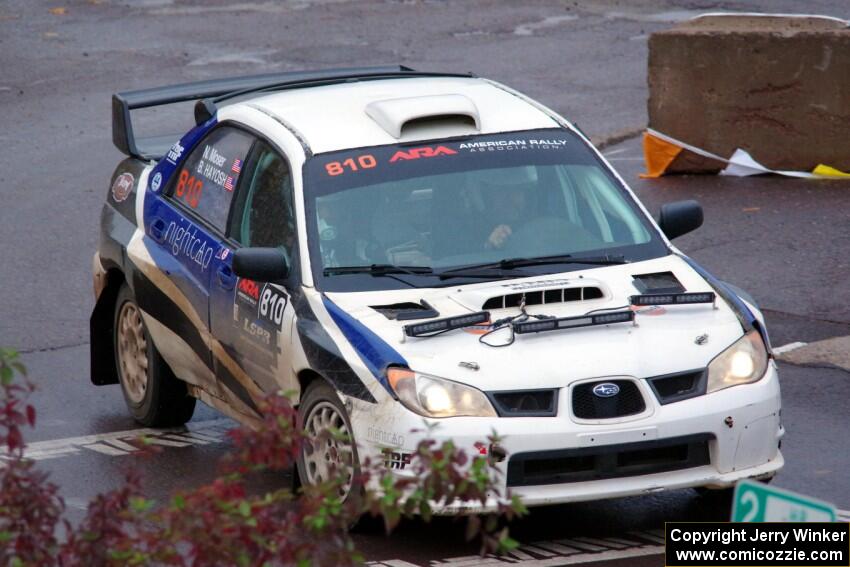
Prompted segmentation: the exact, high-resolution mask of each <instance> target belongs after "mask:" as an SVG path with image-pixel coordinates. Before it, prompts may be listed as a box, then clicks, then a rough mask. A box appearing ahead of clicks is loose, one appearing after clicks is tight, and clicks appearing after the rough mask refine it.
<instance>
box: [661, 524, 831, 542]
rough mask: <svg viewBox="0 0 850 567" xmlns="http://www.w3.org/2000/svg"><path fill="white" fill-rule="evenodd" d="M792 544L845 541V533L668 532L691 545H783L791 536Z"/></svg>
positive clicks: (758, 529) (763, 529)
mask: <svg viewBox="0 0 850 567" xmlns="http://www.w3.org/2000/svg"><path fill="white" fill-rule="evenodd" d="M792 535H793V536H794V542H807V541H814V542H820V541H847V539H846V537H847V532H846V531H842V532H831V531H829V530H816V529H811V528H795V529H794V530H792V531H791V532H788V531H783V530H780V529H777V530H771V529H770V528H768V527H748V528H735V529H733V530H719V529H717V530H700V529H695V530H693V531H691V530H683V529H680V528H674V529H673V530H671V531H670V539H671V540H673V541H687V542H691V543H697V544H699V543H713V542H717V543H722V544H723V545H728V544H729V543H731V542H735V541H770V542H776V543H781V544H785V543H787V542H788V539H789V538H790V537H791V536H792Z"/></svg>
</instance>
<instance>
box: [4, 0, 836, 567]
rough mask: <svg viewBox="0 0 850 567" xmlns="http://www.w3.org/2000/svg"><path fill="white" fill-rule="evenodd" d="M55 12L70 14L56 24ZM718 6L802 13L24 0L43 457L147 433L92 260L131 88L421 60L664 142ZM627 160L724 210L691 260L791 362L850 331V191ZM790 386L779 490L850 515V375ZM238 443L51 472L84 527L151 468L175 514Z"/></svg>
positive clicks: (7, 182)
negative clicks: (94, 330) (131, 471)
mask: <svg viewBox="0 0 850 567" xmlns="http://www.w3.org/2000/svg"><path fill="white" fill-rule="evenodd" d="M54 4H55V6H54ZM50 7H64V8H66V10H65V13H64V14H54V13H50V12H49V11H48V8H50ZM718 7H720V8H725V9H734V8H737V9H739V10H740V9H745V10H757V9H763V8H765V7H770V9H772V10H774V11H793V10H794V9H795V8H796V3H795V2H791V1H778V2H770V3H768V2H750V3H733V2H728V3H723V4H722V5H712V3H710V2H660V1H649V0H646V1H636V2H614V1H611V2H593V3H589V2H536V3H534V4H531V5H528V6H525V5H519V4H516V5H515V4H508V3H504V4H486V5H483V4H482V3H479V2H467V3H463V4H460V3H446V2H393V1H373V2H362V3H357V4H355V3H346V2H290V3H280V4H278V3H267V2H254V3H251V2H246V3H242V4H240V5H239V6H237V7H234V6H233V5H229V4H227V3H225V2H208V3H200V2H197V3H190V2H171V1H169V0H145V1H139V2H132V3H127V2H114V1H113V2H110V1H103V2H94V1H83V0H79V1H74V2H55V3H51V4H50V5H49V6H48V5H47V4H44V3H31V2H27V1H25V0H9V1H7V2H5V3H3V4H2V5H0V69H2V71H3V72H2V73H0V144H2V148H3V149H2V151H0V187H2V189H0V246H2V257H0V258H2V260H0V261H2V264H0V290H2V292H3V293H2V294H0V344H2V345H5V346H13V347H16V348H20V349H22V350H24V351H26V355H25V361H26V363H27V364H28V365H29V367H30V370H31V372H32V374H33V376H34V377H35V379H36V381H37V382H38V384H39V386H40V390H39V392H38V393H37V394H36V397H35V401H36V404H37V406H38V408H39V424H38V428H37V429H36V430H35V431H34V432H32V433H31V434H30V435H29V437H28V439H29V440H30V441H31V442H45V441H49V440H58V439H68V438H75V437H78V436H83V435H91V434H103V433H109V432H120V431H127V430H134V429H137V427H136V425H135V424H134V423H133V422H132V420H130V419H129V417H128V416H127V414H126V412H125V411H124V408H123V400H122V399H121V394H120V391H119V389H118V387H117V386H112V387H102V388H98V387H94V386H92V385H91V384H90V383H89V380H88V347H87V326H88V314H89V311H90V309H91V306H92V296H91V277H90V265H91V254H92V253H93V251H94V249H95V243H96V238H97V219H98V217H99V211H100V205H101V203H102V199H103V197H104V195H105V193H106V190H107V187H106V184H107V181H108V178H109V175H110V173H111V172H112V169H113V168H114V166H115V164H116V163H117V160H118V159H120V154H119V153H118V152H117V150H115V149H114V148H113V147H112V145H111V142H110V129H109V128H110V123H109V96H110V95H111V93H112V92H113V91H115V90H121V89H131V88H138V87H142V86H152V85H157V84H163V83H169V82H179V81H185V80H194V79H202V78H209V77H215V76H225V75H236V74H249V73H262V72H270V71H274V70H282V69H297V68H305V67H326V66H333V65H339V66H343V65H345V66H349V65H358V64H378V63H388V62H389V63H395V62H399V63H404V64H409V65H411V66H413V67H415V68H423V69H435V68H440V69H446V70H474V71H476V72H478V73H479V74H482V75H486V76H490V77H493V78H495V79H498V80H502V81H504V82H506V83H508V84H510V85H512V86H515V87H518V88H520V89H521V90H524V91H526V92H528V93H529V94H531V95H532V96H535V97H537V98H538V99H539V100H541V101H542V102H543V103H544V104H547V105H549V106H552V107H553V108H555V109H556V110H558V111H560V112H562V113H564V114H565V115H567V116H568V117H570V118H571V119H573V120H575V121H577V122H579V123H580V125H581V126H582V128H583V129H584V130H585V131H586V132H588V134H590V135H591V136H593V137H595V138H597V139H602V138H605V137H608V136H611V135H618V134H621V133H624V132H633V131H637V130H638V129H639V128H640V127H642V126H644V125H645V120H646V118H645V97H646V87H645V57H646V41H645V40H646V34H647V33H649V32H651V31H652V30H655V29H661V28H663V27H666V26H668V25H669V24H670V22H671V21H673V20H676V19H678V18H681V17H686V16H690V15H693V14H696V13H699V12H702V11H705V10H706V9H708V8H712V9H716V8H718ZM796 9H799V8H796ZM806 9H807V11H811V12H820V13H825V14H830V15H836V16H844V17H846V16H847V15H848V14H847V13H844V12H845V10H843V9H842V2H839V1H820V2H811V3H807V6H806ZM605 153H606V155H608V156H609V157H610V159H611V160H612V164H613V165H614V166H615V167H616V168H617V169H618V170H619V171H620V172H621V173H622V174H623V176H624V177H625V179H626V181H627V182H629V183H630V184H631V185H632V186H633V188H634V189H635V190H636V191H637V193H638V195H639V196H640V198H641V199H642V200H643V201H644V202H645V203H646V204H647V206H648V208H649V209H650V210H651V211H653V212H655V211H657V210H658V207H659V206H660V205H661V204H662V203H664V202H668V201H674V200H678V199H686V198H696V199H698V200H700V201H701V202H702V204H703V206H704V207H705V212H706V224H705V226H704V227H703V228H702V229H700V230H699V231H697V232H696V233H694V234H691V235H687V236H684V237H682V238H681V239H679V240H677V244H678V245H679V246H680V247H681V248H682V249H683V250H684V251H685V252H687V253H688V254H690V255H692V256H693V257H694V258H695V259H697V260H698V261H699V262H700V263H702V264H703V265H704V266H706V267H707V268H708V269H709V270H711V271H713V272H714V273H715V274H716V275H718V276H720V277H721V278H723V279H725V280H727V281H730V282H732V283H734V284H736V285H739V286H740V287H743V288H744V289H747V290H748V291H749V292H750V293H752V295H753V296H754V297H755V298H756V300H758V301H759V302H760V303H761V305H762V307H763V308H764V310H765V313H766V316H767V320H768V328H769V330H770V332H771V338H772V341H773V344H774V345H777V346H778V345H784V344H787V343H791V342H795V341H802V342H813V341H818V340H822V339H825V338H830V337H836V336H845V335H850V301H848V298H850V283H848V277H850V260H848V259H847V251H848V250H850V222H848V220H847V219H848V217H847V213H846V211H847V210H850V183H841V182H806V181H800V180H792V179H780V178H774V177H771V178H759V179H729V178H721V177H678V178H667V179H661V180H655V181H643V180H639V179H638V178H637V174H638V173H639V171H641V168H642V163H641V161H640V155H641V154H640V147H639V140H638V139H635V138H633V139H630V140H628V141H626V142H624V143H621V144H618V145H612V146H609V147H607V148H606V149H605ZM780 372H781V380H782V388H783V398H784V407H783V421H784V423H785V425H786V428H787V430H788V432H787V435H786V438H785V440H784V442H783V451H784V453H785V457H786V460H787V465H786V468H785V470H784V471H783V472H782V474H781V475H780V476H779V477H778V478H777V480H776V483H777V484H778V485H779V486H783V487H787V488H791V489H794V490H798V491H802V492H805V493H808V494H811V495H814V496H818V497H820V498H823V499H826V500H829V501H832V502H834V503H835V504H837V505H838V506H839V507H840V508H844V509H848V508H850V495H848V488H850V481H848V478H850V477H848V468H850V436H848V435H847V433H848V431H850V415H848V412H847V410H846V407H847V400H848V399H850V375H848V372H847V371H845V370H840V369H836V368H832V367H828V366H826V367H803V366H792V365H789V364H784V363H781V364H780ZM228 426H229V423H228V422H227V420H224V419H223V418H221V417H220V416H219V415H218V414H217V413H216V412H214V411H213V410H211V409H208V408H206V407H203V406H200V405H199V408H198V410H197V411H196V413H195V417H194V418H193V421H192V424H191V425H190V428H194V430H195V431H196V433H197V434H196V436H195V437H194V438H192V439H189V438H187V437H185V436H183V437H180V436H177V437H173V436H172V437H167V436H164V435H163V436H161V437H160V438H161V440H162V444H163V449H164V450H163V452H162V453H161V454H160V455H158V456H157V457H155V458H153V459H146V460H139V459H134V458H133V457H132V456H129V455H116V454H112V455H108V454H105V453H103V452H102V451H101V452H98V450H95V449H91V448H80V445H82V444H85V443H86V442H87V443H89V444H91V443H92V440H88V441H81V442H80V443H78V444H76V445H74V444H65V445H63V447H65V449H67V451H65V452H64V453H61V454H60V455H55V456H54V457H53V458H50V459H45V460H43V461H41V466H43V467H44V468H45V469H46V470H49V471H50V472H51V474H52V478H53V479H54V480H55V481H56V482H57V483H58V484H60V485H61V487H62V492H63V494H64V495H65V497H66V499H67V502H68V504H69V509H70V511H71V515H72V517H76V518H78V517H80V515H81V514H82V513H83V510H84V506H85V502H86V501H87V500H88V499H89V498H90V497H91V496H92V495H94V494H96V493H97V492H99V491H102V490H106V489H109V488H112V487H115V486H117V485H118V484H119V483H120V482H121V476H122V470H123V468H124V467H126V466H133V467H138V468H141V469H142V470H143V472H144V476H145V478H146V482H147V484H148V486H149V487H150V490H151V492H152V493H153V494H154V495H155V496H158V497H163V496H165V495H167V494H168V493H169V492H170V491H172V490H174V489H176V488H180V487H190V486H196V485H198V484H199V483H202V482H204V481H206V480H209V479H210V478H211V475H212V474H213V471H214V468H215V467H214V464H215V462H216V460H217V459H218V458H219V457H220V456H221V455H222V454H224V453H225V452H226V444H225V443H221V442H218V441H217V439H218V438H220V437H221V433H222V431H223V430H224V429H225V428H226V427H228ZM181 439H182V441H181ZM169 443H170V444H169ZM68 447H71V448H70V449H68ZM63 450H64V449H63ZM282 481H283V482H286V479H282ZM726 513H727V511H726V510H724V509H723V508H722V507H719V506H716V505H711V504H709V503H706V502H705V501H703V500H701V499H698V498H696V497H694V495H693V494H692V493H691V492H690V491H679V492H673V493H669V494H657V495H653V496H647V497H640V498H631V499H625V500H617V501H610V502H602V503H593V504H587V503H585V504H576V505H569V506H558V507H553V508H547V509H542V510H538V511H535V512H533V513H532V515H531V516H530V517H529V518H527V519H526V520H524V521H522V522H520V523H519V524H518V525H516V526H514V528H513V530H514V533H515V535H516V536H517V537H518V538H519V539H520V540H521V541H522V542H524V543H531V542H535V541H541V540H546V541H551V540H557V539H561V538H568V537H569V538H573V537H576V536H591V537H594V536H595V537H603V536H622V534H624V533H627V532H632V531H636V530H638V531H640V530H653V529H658V528H661V527H663V522H664V521H665V520H668V521H669V520H676V519H690V520H707V519H723V518H724V517H725V514H726ZM357 537H358V543H359V545H360V546H361V548H362V549H363V550H364V551H365V552H366V554H367V557H368V558H369V559H370V560H381V559H394V558H398V559H403V560H406V561H408V562H411V563H413V564H416V565H420V564H421V565H428V564H429V561H435V560H438V559H444V558H448V557H456V556H463V555H469V554H470V553H474V551H475V550H474V548H470V547H468V546H465V545H464V544H463V541H462V531H461V530H460V529H459V528H458V527H457V525H456V524H455V523H454V522H452V521H451V520H438V521H436V522H435V523H434V524H433V525H429V526H424V525H422V524H420V523H419V522H416V521H414V522H407V523H404V524H403V525H402V527H401V528H400V529H399V531H398V532H397V534H396V536H395V537H393V538H390V539H386V538H384V537H383V536H381V535H379V534H376V533H362V534H359V535H358V536H357ZM636 537H637V539H640V537H639V536H636ZM646 537H649V536H646ZM642 542H643V543H647V540H642ZM539 549H542V548H538V551H539ZM541 553H542V552H541ZM531 555H532V556H533V557H545V556H544V555H534V554H533V553H532V554H531ZM625 561H628V564H632V565H633V564H636V562H637V561H641V562H644V563H645V564H659V563H660V558H658V556H657V555H656V556H649V557H644V558H643V559H640V560H639V559H635V558H632V559H629V560H621V562H622V563H621V564H627V563H625Z"/></svg>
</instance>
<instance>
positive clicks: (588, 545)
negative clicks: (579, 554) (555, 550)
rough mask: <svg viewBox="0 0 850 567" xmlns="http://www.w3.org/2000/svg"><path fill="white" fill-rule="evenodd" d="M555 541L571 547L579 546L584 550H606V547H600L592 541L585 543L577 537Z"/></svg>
mask: <svg viewBox="0 0 850 567" xmlns="http://www.w3.org/2000/svg"><path fill="white" fill-rule="evenodd" d="M555 543H561V544H563V545H566V546H569V547H577V548H579V549H581V550H582V551H605V548H604V547H599V546H598V545H593V544H592V543H584V542H581V541H578V540H575V539H556V540H555Z"/></svg>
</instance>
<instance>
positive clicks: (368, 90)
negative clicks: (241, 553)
mask: <svg viewBox="0 0 850 567" xmlns="http://www.w3.org/2000/svg"><path fill="white" fill-rule="evenodd" d="M187 100H197V101H198V102H197V104H196V107H195V118H196V123H197V126H195V127H194V128H193V129H192V130H190V131H189V132H188V133H186V134H185V135H184V136H183V137H182V138H180V139H179V141H178V142H176V143H173V140H174V139H175V138H176V137H177V136H175V137H172V138H170V140H168V141H167V143H166V144H165V146H164V147H163V146H162V144H160V143H159V142H160V140H161V139H137V137H136V136H135V135H134V133H133V122H132V120H131V118H130V115H131V112H132V111H133V110H135V109H139V108H146V107H153V106H158V105H163V104H170V103H175V102H181V101H187ZM113 116H114V118H113V138H114V141H115V144H116V145H117V146H118V147H119V149H121V150H122V151H123V152H125V153H126V154H127V155H128V156H129V157H128V158H127V159H125V160H124V161H122V162H121V163H120V164H119V166H118V168H117V169H116V171H115V173H114V175H113V181H112V184H111V187H110V190H109V192H108V194H107V198H106V203H105V205H104V208H103V214H102V235H101V241H100V245H99V249H98V253H97V254H96V255H95V258H94V277H95V291H96V296H97V303H96V307H95V309H94V312H93V314H92V319H91V335H92V336H91V345H92V381H93V382H94V383H96V384H109V383H120V384H121V386H122V388H123V392H124V396H125V399H126V402H127V405H128V407H129V409H130V411H131V413H132V414H133V416H134V417H135V418H136V419H137V420H138V421H140V422H141V423H144V424H147V425H165V424H175V423H182V422H185V421H186V420H188V419H189V418H190V417H191V415H192V411H193V408H194V404H195V399H200V400H202V401H204V402H206V403H208V404H210V405H212V406H214V407H215V408H218V409H219V410H221V411H222V412H224V413H226V414H228V415H230V416H232V417H234V418H235V419H237V420H239V421H241V422H245V423H250V422H251V421H252V420H254V419H256V417H257V403H258V401H259V400H260V399H261V398H262V397H263V396H264V395H266V394H267V393H269V392H274V391H278V390H295V391H298V392H299V393H300V405H299V411H300V412H301V415H302V416H303V419H304V424H305V427H307V428H308V429H309V430H310V431H312V432H318V431H321V430H323V429H327V428H330V427H335V428H338V429H341V430H343V431H345V432H348V433H349V434H350V437H351V439H352V440H353V442H352V444H351V445H348V446H342V447H337V448H333V447H331V448H330V449H328V451H327V454H326V453H325V452H323V451H318V450H312V449H309V448H308V449H306V450H305V452H304V454H302V455H301V458H300V459H299V462H298V472H299V475H300V477H301V479H302V481H303V482H308V483H309V482H316V481H318V480H321V479H323V478H325V477H326V476H327V475H328V472H329V469H328V462H329V460H331V459H335V460H341V461H343V462H345V460H346V459H349V458H350V459H355V460H359V461H360V462H362V460H363V459H365V458H366V457H367V456H372V457H373V459H374V458H377V459H384V460H385V461H386V462H387V464H388V466H390V467H391V468H392V469H394V470H396V471H397V472H398V474H406V470H407V471H408V472H409V464H410V459H411V453H412V452H413V451H414V449H415V447H416V445H417V443H418V442H419V441H420V439H421V438H422V436H423V435H425V434H426V433H423V432H422V431H423V427H422V425H423V420H424V421H426V422H428V423H430V424H438V427H436V428H435V429H433V430H432V431H431V433H430V434H431V435H433V436H435V437H436V439H437V440H441V439H449V438H450V439H453V440H454V441H455V442H456V443H457V444H458V445H459V446H460V447H462V448H464V449H466V450H467V451H470V452H473V453H475V454H488V455H491V456H492V458H493V459H494V460H495V461H498V462H499V466H500V467H502V469H503V471H504V479H505V483H506V488H510V489H511V490H512V491H513V493H514V494H518V495H519V496H521V497H522V498H523V500H524V501H525V503H526V504H528V505H542V504H552V503H557V502H569V501H578V500H587V499H600V498H609V497H617V496H626V495H634V494H643V493H649V492H655V491H659V490H665V489H674V488H682V487H705V486H708V487H715V488H717V487H726V486H730V485H732V484H733V483H734V482H735V481H737V480H739V479H743V478H758V479H768V478H770V477H772V476H773V475H774V474H775V473H776V471H778V470H779V469H780V468H781V467H782V465H783V458H782V454H781V453H780V450H779V445H780V440H781V438H782V435H783V432H784V430H783V428H782V425H781V423H780V392H779V380H778V377H777V371H776V364H775V362H774V360H773V357H772V355H771V352H770V346H769V343H768V339H767V335H766V332H765V328H764V321H763V318H762V316H761V314H760V312H759V311H758V309H757V307H756V306H755V304H754V302H753V301H752V299H751V298H749V296H747V295H746V294H744V293H743V292H741V291H740V290H738V289H736V288H734V287H732V286H730V285H729V284H726V283H724V282H721V281H718V280H717V279H715V278H714V277H712V276H711V275H710V274H708V273H707V272H706V271H705V270H703V269H702V268H701V267H699V266H698V265H697V264H696V263H695V262H694V261H693V260H691V259H690V258H688V257H687V256H685V255H684V254H683V253H682V252H681V251H679V250H677V249H676V248H675V247H674V246H673V245H672V244H671V243H670V239H671V238H674V237H676V236H678V235H680V234H683V233H685V232H688V231H690V230H693V229H695V228H697V227H699V226H700V224H701V223H702V211H701V209H700V207H699V205H698V204H697V203H695V202H693V201H686V202H680V203H674V204H669V205H666V206H665V207H663V208H662V211H661V215H660V219H659V220H658V222H656V221H654V220H653V219H652V217H651V216H650V215H649V214H648V212H647V211H646V210H645V209H644V207H643V206H642V205H641V204H640V203H639V202H638V200H637V199H636V198H635V196H634V194H633V193H632V192H631V191H630V190H629V188H628V186H627V185H626V183H625V182H624V181H623V180H622V179H621V178H620V177H619V176H618V175H617V173H616V172H615V171H614V170H613V169H612V168H611V166H610V165H609V164H608V163H607V162H606V161H605V159H604V158H603V157H602V156H601V155H600V153H599V152H598V151H596V150H595V149H594V148H593V146H592V145H591V144H590V143H589V142H588V140H587V138H586V137H585V136H584V135H583V134H582V133H581V132H580V131H578V130H577V129H576V128H575V127H573V126H572V125H571V124H570V123H569V122H567V121H566V120H564V119H563V118H561V117H560V116H558V115H557V114H555V113H554V112H552V111H551V110H549V109H547V108H546V107H544V106H542V105H541V104H539V103H537V102H535V101H532V100H530V99H529V98H527V97H525V96H523V95H522V94H520V93H518V92H516V91H514V90H512V89H510V88H508V87H506V86H504V85H501V84H499V83H496V82H493V81H490V80H487V79H482V78H477V77H474V76H471V75H456V74H440V73H421V72H416V71H413V70H411V69H408V68H405V67H386V68H367V69H338V70H330V71H317V72H303V73H284V74H278V75H265V76H256V77H241V78H235V79H225V80H220V81H208V82H203V83H193V84H185V85H177V86H171V87H162V88H156V89H149V90H145V91H134V92H128V93H121V94H117V95H115V96H114V98H113ZM416 431H418V432H416ZM491 431H496V432H498V434H499V435H500V436H501V437H502V441H501V444H500V446H489V445H487V444H486V443H485V444H482V443H481V441H483V440H485V439H486V438H487V436H488V435H489V434H490V433H491Z"/></svg>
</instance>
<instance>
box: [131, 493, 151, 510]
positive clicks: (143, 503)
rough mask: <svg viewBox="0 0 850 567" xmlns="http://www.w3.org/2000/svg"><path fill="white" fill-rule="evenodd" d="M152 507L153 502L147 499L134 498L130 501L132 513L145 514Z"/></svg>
mask: <svg viewBox="0 0 850 567" xmlns="http://www.w3.org/2000/svg"><path fill="white" fill-rule="evenodd" d="M153 505H154V501H153V500H148V499H147V498H141V497H136V498H131V499H130V509H131V510H133V511H134V512H147V511H148V510H150V509H151V508H153Z"/></svg>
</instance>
